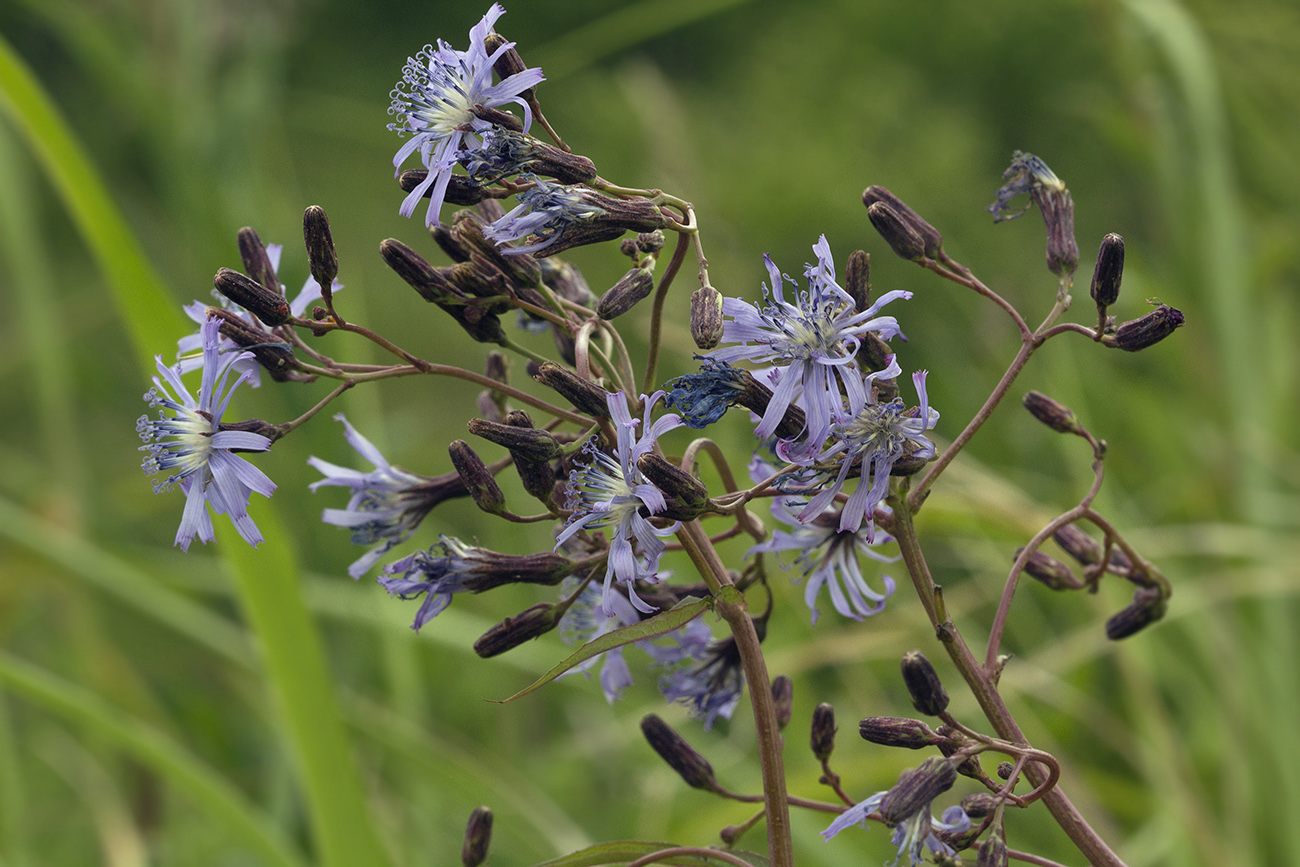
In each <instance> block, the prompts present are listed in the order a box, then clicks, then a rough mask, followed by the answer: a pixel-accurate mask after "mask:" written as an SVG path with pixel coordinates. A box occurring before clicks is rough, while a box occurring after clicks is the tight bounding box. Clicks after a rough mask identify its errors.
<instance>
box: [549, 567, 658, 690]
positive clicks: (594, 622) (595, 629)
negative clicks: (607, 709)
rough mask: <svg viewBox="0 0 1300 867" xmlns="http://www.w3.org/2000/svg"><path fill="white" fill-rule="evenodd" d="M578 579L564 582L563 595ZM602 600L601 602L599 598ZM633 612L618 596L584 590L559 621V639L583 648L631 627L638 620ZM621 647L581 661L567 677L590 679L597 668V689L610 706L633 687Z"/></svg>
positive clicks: (588, 589) (624, 600) (622, 598)
mask: <svg viewBox="0 0 1300 867" xmlns="http://www.w3.org/2000/svg"><path fill="white" fill-rule="evenodd" d="M576 580H577V579H573V578H568V579H565V592H566V594H567V593H571V592H572V591H573V586H574V583H575V582H576ZM602 597H603V598H602ZM640 619H641V618H640V615H638V614H637V612H636V609H634V608H633V607H632V604H631V603H630V602H629V601H628V600H627V598H626V597H624V596H623V594H621V593H617V592H614V593H609V594H607V595H605V594H602V593H601V592H600V591H599V590H597V589H596V587H595V585H593V584H588V585H587V586H586V587H585V588H583V591H582V593H581V594H580V595H579V596H578V599H577V601H576V602H574V603H573V605H572V606H571V607H570V608H569V610H568V611H566V612H565V613H564V618H563V619H562V620H561V621H560V637H561V639H563V640H564V642H565V643H566V644H570V645H573V644H586V643H587V642H588V641H592V640H593V639H596V638H599V637H600V636H602V635H604V634H605V633H607V632H613V631H614V630H615V629H618V628H619V627H620V626H631V625H632V624H633V623H636V622H638V621H639V620H640ZM623 650H624V648H623V647H616V648H614V649H613V650H607V651H605V652H604V653H602V654H600V655H598V656H594V657H592V658H591V659H588V660H584V661H583V662H582V663H580V664H578V665H577V666H575V667H574V668H573V669H571V670H570V671H568V672H566V674H572V673H573V672H575V671H580V672H582V673H583V674H585V675H587V677H591V669H592V668H594V667H596V666H597V665H599V666H600V688H601V691H602V692H604V693H605V700H606V701H608V702H609V703H610V704H613V703H614V702H616V701H618V699H619V698H620V697H622V695H623V691H624V690H625V689H627V688H628V687H629V686H631V685H632V672H631V670H630V669H629V668H628V665H627V660H626V659H624V658H623Z"/></svg>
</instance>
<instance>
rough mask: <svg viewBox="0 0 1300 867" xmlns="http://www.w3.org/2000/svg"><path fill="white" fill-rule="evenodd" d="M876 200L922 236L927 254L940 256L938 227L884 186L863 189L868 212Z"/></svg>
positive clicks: (941, 236) (940, 241)
mask: <svg viewBox="0 0 1300 867" xmlns="http://www.w3.org/2000/svg"><path fill="white" fill-rule="evenodd" d="M876 202H880V203H882V204H884V205H888V206H889V209H890V210H891V211H893V212H894V213H895V214H897V215H898V216H899V217H900V218H901V219H902V220H903V222H905V223H907V225H908V226H910V227H911V229H912V231H913V232H915V233H916V234H917V236H918V237H920V239H921V242H922V245H923V247H924V249H925V255H927V256H929V257H930V258H931V259H938V258H939V255H940V253H942V251H943V235H941V234H939V230H938V229H936V228H935V227H934V226H931V225H930V224H929V223H927V222H926V221H925V220H924V219H923V218H922V217H921V215H920V214H918V213H917V212H916V211H913V210H912V209H911V208H910V207H908V205H907V203H906V202H904V201H903V200H902V199H900V198H899V197H898V196H896V195H894V194H893V193H891V192H890V191H889V190H887V189H885V188H884V187H879V186H874V185H873V186H870V187H867V188H866V189H865V190H863V191H862V204H864V205H866V206H867V211H868V214H869V213H870V210H871V206H872V205H874V204H875V203H876ZM873 222H874V221H873ZM904 258H906V257H904ZM858 309H859V310H863V309H866V308H861V307H860V308H858Z"/></svg>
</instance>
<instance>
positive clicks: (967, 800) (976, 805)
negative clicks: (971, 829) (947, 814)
mask: <svg viewBox="0 0 1300 867" xmlns="http://www.w3.org/2000/svg"><path fill="white" fill-rule="evenodd" d="M961 808H962V809H963V810H965V811H966V815H967V816H970V817H971V819H972V820H974V821H976V822H978V821H979V820H980V819H983V818H984V817H985V816H991V815H993V811H994V810H996V809H997V808H998V799H997V796H996V795H993V794H991V793H989V792H975V793H974V794H970V795H967V796H966V797H964V798H962V799H961Z"/></svg>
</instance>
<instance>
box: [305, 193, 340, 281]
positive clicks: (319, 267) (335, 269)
mask: <svg viewBox="0 0 1300 867" xmlns="http://www.w3.org/2000/svg"><path fill="white" fill-rule="evenodd" d="M302 235H303V239H304V240H305V241H306V242H307V265H308V267H309V268H310V269H311V276H312V277H313V278H314V279H315V280H316V282H317V283H318V284H319V285H320V291H321V297H322V298H324V299H325V303H326V304H329V303H330V293H331V291H332V287H333V285H334V278H335V277H337V276H338V275H339V257H338V253H337V252H336V251H335V250H334V239H333V237H332V236H331V235H330V221H329V218H327V217H326V216H325V209H324V208H322V207H321V206H320V205H312V206H311V207H309V208H307V210H305V211H303V214H302Z"/></svg>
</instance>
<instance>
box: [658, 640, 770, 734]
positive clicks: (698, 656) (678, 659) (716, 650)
mask: <svg viewBox="0 0 1300 867" xmlns="http://www.w3.org/2000/svg"><path fill="white" fill-rule="evenodd" d="M665 638H667V639H669V642H670V643H668V644H666V645H665V644H656V643H654V642H649V641H647V642H643V643H642V647H643V648H644V649H645V651H646V653H648V654H650V656H651V657H652V658H653V659H654V660H655V661H656V662H657V663H659V665H661V666H664V667H665V668H668V669H670V671H669V673H668V674H665V675H664V676H663V677H661V678H659V691H660V692H662V693H663V694H664V698H666V699H668V700H669V701H671V702H678V703H680V704H683V705H685V706H686V709H687V710H688V711H690V714H691V716H693V717H695V718H696V719H698V720H701V721H702V722H703V723H704V727H705V728H706V729H710V728H713V723H714V722H715V721H716V720H717V718H718V717H722V718H723V719H731V715H732V713H734V712H735V710H736V706H737V704H739V703H740V691H741V689H742V688H743V687H744V685H745V678H744V674H743V673H742V671H741V667H740V654H739V652H738V651H737V650H736V642H735V640H734V639H725V640H723V641H715V640H714V638H713V632H712V631H711V630H710V629H709V627H708V624H706V623H704V622H703V621H702V620H701V619H699V618H696V619H695V620H692V621H691V622H690V623H687V624H686V625H685V626H683V627H682V628H681V629H677V630H674V631H673V632H672V633H670V634H669V635H667V636H665Z"/></svg>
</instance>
